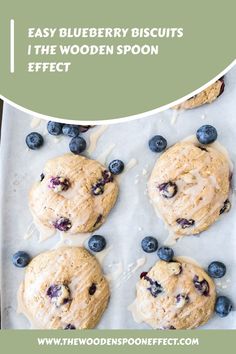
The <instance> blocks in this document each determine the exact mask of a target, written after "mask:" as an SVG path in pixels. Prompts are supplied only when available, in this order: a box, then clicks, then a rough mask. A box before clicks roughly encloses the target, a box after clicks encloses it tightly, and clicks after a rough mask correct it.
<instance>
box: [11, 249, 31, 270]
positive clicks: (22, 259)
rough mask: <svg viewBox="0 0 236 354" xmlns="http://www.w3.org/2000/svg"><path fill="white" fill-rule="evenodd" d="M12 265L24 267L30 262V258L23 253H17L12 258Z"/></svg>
mask: <svg viewBox="0 0 236 354" xmlns="http://www.w3.org/2000/svg"><path fill="white" fill-rule="evenodd" d="M12 262H13V264H14V265H15V266H16V267H18V268H24V267H26V266H27V265H28V264H29V262H30V256H29V255H28V253H26V252H24V251H18V252H16V253H15V254H13V256H12Z"/></svg>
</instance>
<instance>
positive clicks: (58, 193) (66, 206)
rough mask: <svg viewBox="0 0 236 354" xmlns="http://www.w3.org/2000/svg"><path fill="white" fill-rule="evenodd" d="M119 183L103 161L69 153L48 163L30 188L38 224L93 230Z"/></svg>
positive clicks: (75, 230)
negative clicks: (39, 177) (37, 180)
mask: <svg viewBox="0 0 236 354" xmlns="http://www.w3.org/2000/svg"><path fill="white" fill-rule="evenodd" d="M117 195H118V185H117V183H116V181H115V180H114V179H113V177H112V175H111V173H110V172H109V171H107V170H106V169H105V167H104V166H103V165H101V164H100V163H99V162H97V161H94V160H89V159H87V158H85V157H83V156H78V155H73V154H66V155H63V156H59V157H57V158H54V159H52V160H49V161H48V162H47V163H46V166H45V168H44V171H43V173H42V175H41V181H39V182H37V183H35V184H34V186H33V188H32V189H31V191H30V198H29V206H30V210H31V212H32V214H33V217H34V219H35V221H36V224H38V225H41V226H45V227H47V228H51V229H58V230H60V231H64V232H67V233H68V234H75V233H84V232H92V231H93V230H95V229H97V228H98V227H99V226H101V225H102V223H103V222H104V221H105V218H106V216H107V215H108V213H109V212H110V210H111V209H112V207H113V206H114V204H115V202H116V199H117Z"/></svg>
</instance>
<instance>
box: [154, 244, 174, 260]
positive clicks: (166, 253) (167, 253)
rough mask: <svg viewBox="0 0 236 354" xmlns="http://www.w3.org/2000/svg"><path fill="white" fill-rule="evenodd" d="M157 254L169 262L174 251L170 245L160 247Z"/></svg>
mask: <svg viewBox="0 0 236 354" xmlns="http://www.w3.org/2000/svg"><path fill="white" fill-rule="evenodd" d="M157 254H158V256H159V258H160V259H161V260H162V261H165V262H170V261H171V260H172V258H173V257H174V251H173V250H172V248H170V247H160V248H159V250H158V251H157Z"/></svg>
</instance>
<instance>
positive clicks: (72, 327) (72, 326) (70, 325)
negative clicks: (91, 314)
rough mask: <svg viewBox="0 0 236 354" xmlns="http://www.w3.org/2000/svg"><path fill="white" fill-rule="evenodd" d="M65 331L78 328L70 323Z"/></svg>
mask: <svg viewBox="0 0 236 354" xmlns="http://www.w3.org/2000/svg"><path fill="white" fill-rule="evenodd" d="M64 329H76V328H75V326H74V325H73V324H71V323H69V324H68V325H66V327H65V328H64Z"/></svg>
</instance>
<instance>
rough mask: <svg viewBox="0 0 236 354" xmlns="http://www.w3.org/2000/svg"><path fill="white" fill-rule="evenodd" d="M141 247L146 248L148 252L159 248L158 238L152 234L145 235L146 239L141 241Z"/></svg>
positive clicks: (145, 250)
mask: <svg viewBox="0 0 236 354" xmlns="http://www.w3.org/2000/svg"><path fill="white" fill-rule="evenodd" d="M141 247H142V249H143V250H144V252H147V253H152V252H155V251H156V250H157V248H158V242H157V239H156V238H154V237H152V236H147V237H144V239H143V240H142V241H141Z"/></svg>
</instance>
